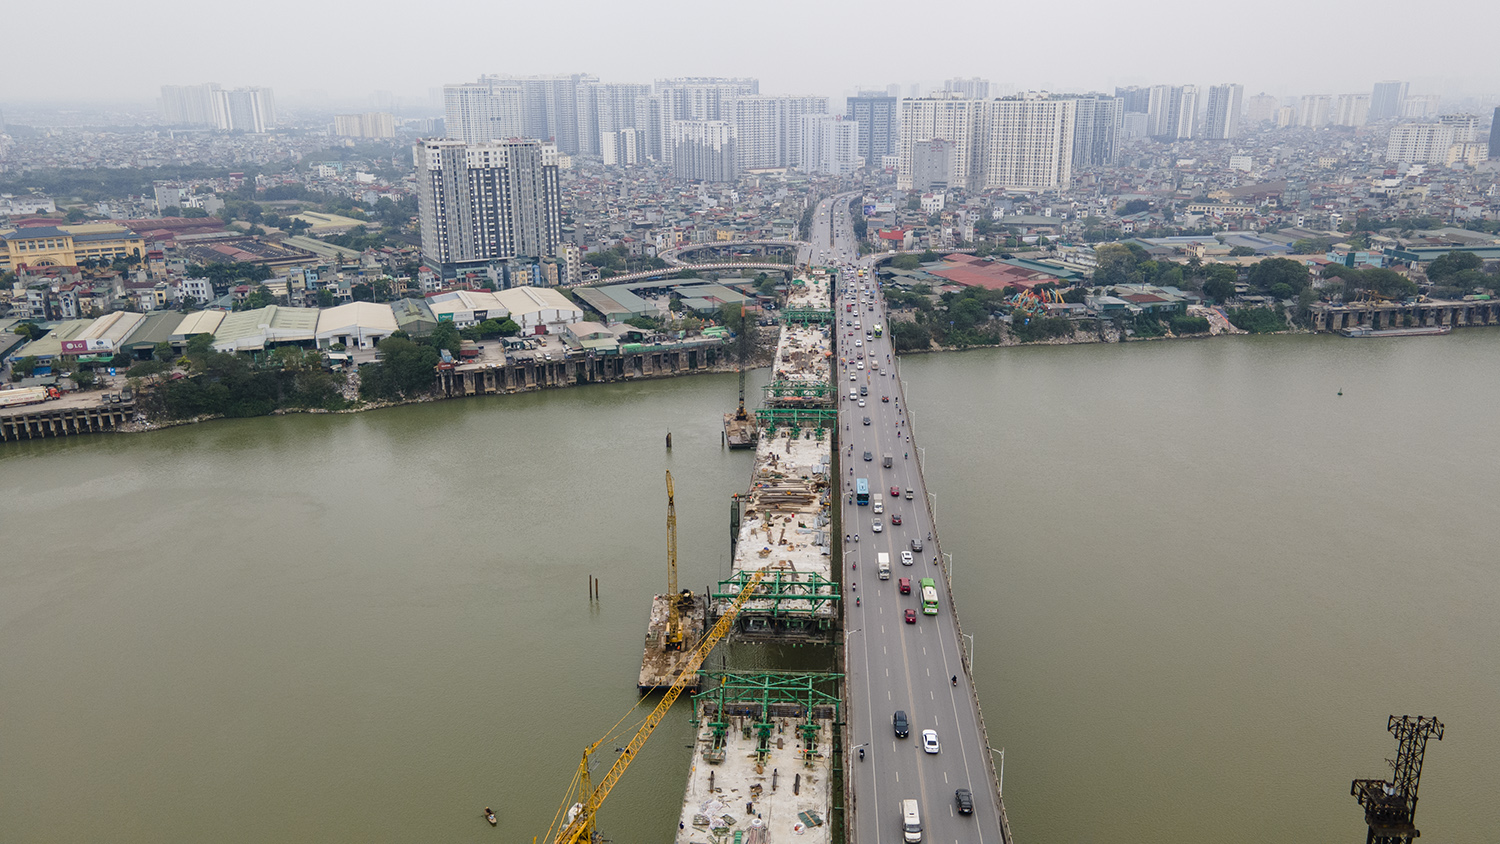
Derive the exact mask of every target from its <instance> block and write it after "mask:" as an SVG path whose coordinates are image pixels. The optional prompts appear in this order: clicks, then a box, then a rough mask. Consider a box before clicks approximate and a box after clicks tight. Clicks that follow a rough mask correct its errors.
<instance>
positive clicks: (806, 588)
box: [711, 570, 843, 623]
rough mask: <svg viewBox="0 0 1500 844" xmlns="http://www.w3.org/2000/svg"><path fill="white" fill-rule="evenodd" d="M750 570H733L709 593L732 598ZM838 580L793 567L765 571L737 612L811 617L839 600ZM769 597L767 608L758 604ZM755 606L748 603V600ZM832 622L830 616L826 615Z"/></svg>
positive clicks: (801, 618)
mask: <svg viewBox="0 0 1500 844" xmlns="http://www.w3.org/2000/svg"><path fill="white" fill-rule="evenodd" d="M751 574H752V573H751V572H746V571H741V572H735V574H734V576H733V577H731V578H729V579H728V580H721V581H719V586H718V589H719V591H717V592H713V593H711V596H712V597H713V598H714V600H729V601H732V600H734V599H736V598H738V597H739V596H740V592H742V591H743V590H744V588H745V583H746V582H747V581H748V580H749V579H750V577H751ZM842 598H843V594H842V592H841V591H840V587H839V584H838V583H835V582H834V581H832V580H829V579H827V578H825V577H823V576H822V575H818V574H813V573H800V572H792V571H781V570H776V571H767V572H766V574H765V576H764V577H762V578H761V580H760V585H759V586H757V587H755V592H754V593H752V594H751V595H750V597H749V598H748V599H746V601H745V605H744V606H742V607H741V608H740V616H741V617H742V618H743V617H748V616H752V615H762V616H764V615H769V616H771V617H772V618H775V619H777V620H782V619H799V620H813V619H815V618H817V615H818V612H819V611H820V610H822V609H823V608H824V607H825V606H827V605H829V604H832V603H834V602H835V601H839V600H842ZM767 600H769V601H771V602H772V603H771V608H770V609H769V610H767V609H763V608H761V607H760V606H758V604H759V602H761V601H767ZM752 603H753V604H757V606H753V607H752V606H751V604H752ZM828 621H829V623H832V621H833V619H828Z"/></svg>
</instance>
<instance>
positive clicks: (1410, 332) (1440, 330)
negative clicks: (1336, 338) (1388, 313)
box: [1339, 325, 1453, 337]
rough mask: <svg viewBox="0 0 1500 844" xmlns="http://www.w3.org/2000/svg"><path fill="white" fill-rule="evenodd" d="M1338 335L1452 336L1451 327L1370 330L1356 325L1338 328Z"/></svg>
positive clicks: (1365, 326)
mask: <svg viewBox="0 0 1500 844" xmlns="http://www.w3.org/2000/svg"><path fill="white" fill-rule="evenodd" d="M1339 333H1340V334H1342V335H1344V336H1345V337H1425V336H1427V335H1429V334H1452V333H1453V326H1451V325H1424V326H1417V327H1413V328H1371V327H1369V326H1368V325H1356V326H1355V327H1353V328H1340V329H1339Z"/></svg>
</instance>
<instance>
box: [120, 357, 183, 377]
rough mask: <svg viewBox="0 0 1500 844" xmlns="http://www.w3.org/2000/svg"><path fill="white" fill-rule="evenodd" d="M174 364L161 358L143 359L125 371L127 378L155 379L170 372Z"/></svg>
mask: <svg viewBox="0 0 1500 844" xmlns="http://www.w3.org/2000/svg"><path fill="white" fill-rule="evenodd" d="M171 370H172V365H171V364H169V363H167V362H165V361H159V360H146V361H141V362H140V363H138V364H136V365H135V366H132V367H130V368H129V369H127V370H126V371H125V377H126V378H150V379H151V380H153V381H155V380H156V379H157V377H158V376H160V375H161V374H162V373H165V372H170V371H171Z"/></svg>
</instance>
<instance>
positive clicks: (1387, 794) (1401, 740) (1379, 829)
mask: <svg viewBox="0 0 1500 844" xmlns="http://www.w3.org/2000/svg"><path fill="white" fill-rule="evenodd" d="M1386 729H1387V730H1389V731H1390V733H1391V735H1394V736H1395V737H1396V758H1395V759H1388V760H1386V761H1387V762H1389V763H1390V765H1391V778H1390V780H1355V781H1354V783H1353V784H1352V785H1350V786H1349V793H1350V794H1352V795H1354V797H1355V799H1356V800H1358V801H1359V805H1361V806H1363V807H1364V809H1365V823H1366V824H1368V825H1369V827H1370V831H1369V833H1368V834H1367V835H1366V836H1365V844H1377V842H1378V844H1397V842H1403V843H1404V842H1410V841H1411V840H1412V839H1413V838H1416V837H1417V836H1419V835H1421V834H1422V833H1421V832H1419V831H1417V827H1416V816H1417V785H1418V783H1419V782H1420V780H1421V779H1422V757H1423V756H1424V755H1425V754H1426V753H1427V739H1428V737H1429V736H1430V737H1433V738H1436V739H1437V740H1439V741H1442V739H1443V723H1442V722H1441V721H1439V720H1438V719H1436V718H1428V717H1425V716H1421V715H1418V716H1412V715H1402V716H1396V715H1392V716H1391V717H1390V720H1389V721H1388V722H1387V723H1386Z"/></svg>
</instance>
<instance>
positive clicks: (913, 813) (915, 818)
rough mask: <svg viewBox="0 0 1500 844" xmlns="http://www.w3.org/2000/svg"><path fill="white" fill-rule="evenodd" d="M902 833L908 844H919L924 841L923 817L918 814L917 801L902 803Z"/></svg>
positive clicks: (904, 801)
mask: <svg viewBox="0 0 1500 844" xmlns="http://www.w3.org/2000/svg"><path fill="white" fill-rule="evenodd" d="M901 832H902V833H903V834H904V836H905V838H906V841H907V844H918V842H920V841H921V840H922V816H921V815H919V814H918V813H917V801H915V800H902V801H901Z"/></svg>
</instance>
